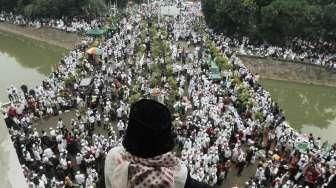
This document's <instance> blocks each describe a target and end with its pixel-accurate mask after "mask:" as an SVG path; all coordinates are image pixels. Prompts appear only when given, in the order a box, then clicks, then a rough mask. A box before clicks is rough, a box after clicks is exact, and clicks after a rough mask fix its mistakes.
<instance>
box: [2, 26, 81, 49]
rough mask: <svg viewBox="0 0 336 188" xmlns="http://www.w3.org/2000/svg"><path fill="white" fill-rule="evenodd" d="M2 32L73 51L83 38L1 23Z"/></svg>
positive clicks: (70, 34)
mask: <svg viewBox="0 0 336 188" xmlns="http://www.w3.org/2000/svg"><path fill="white" fill-rule="evenodd" d="M0 31H3V32H9V33H13V34H16V35H20V36H23V37H27V38H30V39H34V40H38V41H42V42H46V43H48V44H51V45H55V46H59V47H62V48H66V49H72V48H73V47H74V46H75V45H76V44H78V43H79V42H80V41H81V37H80V36H79V35H77V34H74V33H67V32H63V31H59V30H56V29H51V28H40V29H36V28H32V27H23V26H17V25H13V24H8V23H3V22H0Z"/></svg>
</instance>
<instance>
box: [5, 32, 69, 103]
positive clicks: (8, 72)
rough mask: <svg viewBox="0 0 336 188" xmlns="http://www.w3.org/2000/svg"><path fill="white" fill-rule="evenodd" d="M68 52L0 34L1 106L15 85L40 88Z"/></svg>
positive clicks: (17, 86)
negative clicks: (7, 90)
mask: <svg viewBox="0 0 336 188" xmlns="http://www.w3.org/2000/svg"><path fill="white" fill-rule="evenodd" d="M64 53H65V49H63V48H59V47H55V46H51V45H48V44H45V43H42V42H38V41H33V40H30V39H25V38H20V37H17V36H15V35H12V34H7V33H1V32H0V67H1V69H0V75H1V79H0V102H6V101H8V99H7V93H6V89H7V88H8V87H10V85H11V84H13V85H14V86H15V87H16V88H17V89H18V90H19V88H20V86H21V85H22V84H26V85H27V86H28V87H33V86H36V85H38V84H39V83H40V82H41V81H42V80H43V79H44V78H45V77H46V75H48V74H49V73H50V71H51V67H52V65H53V64H55V63H56V62H57V61H59V60H60V58H61V57H62V55H63V54H64Z"/></svg>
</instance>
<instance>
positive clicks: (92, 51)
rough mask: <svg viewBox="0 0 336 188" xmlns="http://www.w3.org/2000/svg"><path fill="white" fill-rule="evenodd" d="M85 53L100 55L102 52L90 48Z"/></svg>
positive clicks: (95, 48) (98, 49)
mask: <svg viewBox="0 0 336 188" xmlns="http://www.w3.org/2000/svg"><path fill="white" fill-rule="evenodd" d="M86 53H87V54H90V55H101V54H102V53H103V50H102V49H100V48H97V47H92V48H90V49H88V50H86Z"/></svg>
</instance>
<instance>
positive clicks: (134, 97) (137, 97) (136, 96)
mask: <svg viewBox="0 0 336 188" xmlns="http://www.w3.org/2000/svg"><path fill="white" fill-rule="evenodd" d="M140 97H141V94H140V93H134V94H133V95H131V96H130V97H129V102H130V103H131V104H133V103H134V102H136V101H138V100H140Z"/></svg>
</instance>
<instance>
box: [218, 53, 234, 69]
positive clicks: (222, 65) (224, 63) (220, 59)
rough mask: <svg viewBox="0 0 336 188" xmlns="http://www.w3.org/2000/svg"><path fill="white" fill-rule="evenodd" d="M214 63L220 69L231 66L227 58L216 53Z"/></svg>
mask: <svg viewBox="0 0 336 188" xmlns="http://www.w3.org/2000/svg"><path fill="white" fill-rule="evenodd" d="M215 63H216V64H217V66H218V67H219V69H220V70H229V69H231V68H232V66H231V64H229V60H228V59H227V58H226V57H223V56H222V55H218V56H217V57H216V58H215Z"/></svg>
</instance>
